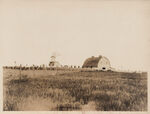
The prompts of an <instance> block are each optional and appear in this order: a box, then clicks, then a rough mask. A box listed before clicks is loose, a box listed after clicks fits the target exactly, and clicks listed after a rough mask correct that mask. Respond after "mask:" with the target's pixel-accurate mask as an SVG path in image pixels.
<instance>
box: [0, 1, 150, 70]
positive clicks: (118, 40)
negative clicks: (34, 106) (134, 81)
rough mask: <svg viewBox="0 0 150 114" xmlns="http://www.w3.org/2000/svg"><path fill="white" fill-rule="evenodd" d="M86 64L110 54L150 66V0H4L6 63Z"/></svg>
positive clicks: (0, 23)
mask: <svg viewBox="0 0 150 114" xmlns="http://www.w3.org/2000/svg"><path fill="white" fill-rule="evenodd" d="M53 52H57V53H59V54H60V56H58V57H57V60H58V61H59V62H60V63H61V64H69V65H82V64H83V62H84V60H85V59H86V58H88V57H91V56H98V55H104V56H106V57H107V58H108V59H109V60H110V62H111V65H112V67H114V68H117V69H118V68H119V69H135V70H148V69H149V68H150V67H149V66H150V64H149V63H150V61H149V57H150V2H149V1H146V0H145V1H142V0H141V1H140V0H131V1H124V2H123V1H119V0H116V1H96V0H95V1H93V2H92V0H82V1H79V0H77V1H76V2H75V1H74V2H73V1H72V2H71V1H70V2H69V0H64V1H63V2H62V1H61V0H57V1H54V0H53V1H52V0H51V1H49V0H0V55H2V56H1V62H2V64H3V65H13V64H14V61H16V62H17V63H18V64H20V63H21V64H23V65H25V64H29V65H32V64H35V65H40V64H48V63H49V60H50V56H51V54H52V53H53Z"/></svg>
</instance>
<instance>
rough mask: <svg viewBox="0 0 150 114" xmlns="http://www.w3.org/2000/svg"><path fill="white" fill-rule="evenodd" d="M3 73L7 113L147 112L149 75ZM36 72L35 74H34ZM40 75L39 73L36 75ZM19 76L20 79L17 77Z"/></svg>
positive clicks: (85, 72) (114, 73) (9, 71)
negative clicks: (74, 111)
mask: <svg viewBox="0 0 150 114" xmlns="http://www.w3.org/2000/svg"><path fill="white" fill-rule="evenodd" d="M17 72H19V70H7V69H4V70H3V95H4V97H3V98H4V99H3V110H4V111H11V110H13V111H24V110H26V111H29V110H30V111H34V110H42V111H48V110H51V111H57V110H59V111H64V110H65V111H66V110H67V111H68V110H69V111H72V110H89V111H95V110H97V111H146V110H147V74H146V73H121V72H102V71H95V72H92V71H78V72H67V73H62V74H56V75H51V74H48V73H47V72H46V71H44V70H43V71H41V72H43V75H42V73H41V74H40V76H36V74H34V73H32V72H31V70H30V71H26V72H29V75H31V74H33V75H34V76H30V77H29V76H28V74H21V76H20V75H19V74H17ZM35 72H36V71H35ZM37 72H38V71H37ZM16 74H17V75H16Z"/></svg>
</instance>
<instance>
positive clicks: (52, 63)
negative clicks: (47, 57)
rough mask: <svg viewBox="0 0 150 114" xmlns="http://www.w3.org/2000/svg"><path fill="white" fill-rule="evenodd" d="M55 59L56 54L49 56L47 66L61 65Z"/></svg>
mask: <svg viewBox="0 0 150 114" xmlns="http://www.w3.org/2000/svg"><path fill="white" fill-rule="evenodd" d="M55 59H56V56H54V55H53V56H51V61H50V63H49V66H50V67H61V64H60V63H59V62H58V61H56V60H55Z"/></svg>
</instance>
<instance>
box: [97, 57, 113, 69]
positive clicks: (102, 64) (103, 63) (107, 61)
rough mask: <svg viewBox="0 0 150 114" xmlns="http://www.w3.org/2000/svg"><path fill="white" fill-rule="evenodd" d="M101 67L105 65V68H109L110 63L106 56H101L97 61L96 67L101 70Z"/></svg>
mask: <svg viewBox="0 0 150 114" xmlns="http://www.w3.org/2000/svg"><path fill="white" fill-rule="evenodd" d="M103 67H105V68H106V69H105V70H109V69H110V67H111V65H110V62H109V60H108V59H107V58H106V57H102V58H101V59H100V61H99V63H98V69H100V70H103Z"/></svg>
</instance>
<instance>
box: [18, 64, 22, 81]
mask: <svg viewBox="0 0 150 114" xmlns="http://www.w3.org/2000/svg"><path fill="white" fill-rule="evenodd" d="M21 70H22V65H21V64H20V69H19V71H20V72H19V73H20V77H19V78H20V80H21V77H22V76H21Z"/></svg>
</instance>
